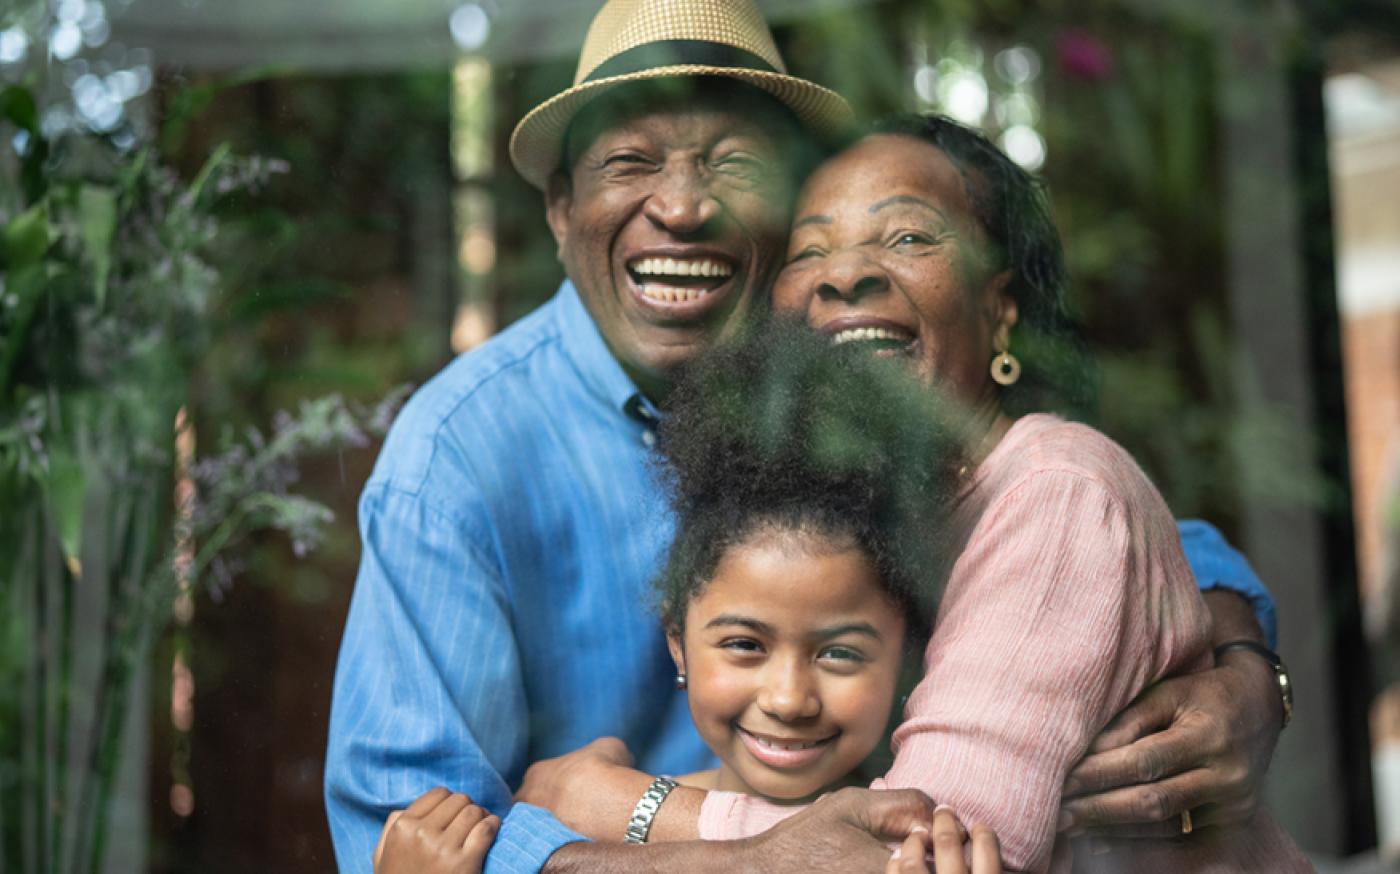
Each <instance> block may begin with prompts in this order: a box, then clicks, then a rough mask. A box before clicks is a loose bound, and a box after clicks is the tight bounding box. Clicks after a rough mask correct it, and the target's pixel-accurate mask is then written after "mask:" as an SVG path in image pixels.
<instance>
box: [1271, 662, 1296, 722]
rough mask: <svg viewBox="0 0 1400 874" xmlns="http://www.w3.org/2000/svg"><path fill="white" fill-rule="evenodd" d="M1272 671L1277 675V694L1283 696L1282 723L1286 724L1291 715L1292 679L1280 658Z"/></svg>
mask: <svg viewBox="0 0 1400 874" xmlns="http://www.w3.org/2000/svg"><path fill="white" fill-rule="evenodd" d="M1274 673H1275V674H1276V675H1277V676H1278V690H1279V694H1280V695H1282V696H1283V724H1284V725H1285V726H1286V725H1288V720H1289V719H1291V718H1292V717H1293V681H1292V679H1290V678H1289V676H1288V668H1287V667H1285V666H1284V664H1283V660H1282V659H1280V660H1279V662H1278V664H1276V665H1274Z"/></svg>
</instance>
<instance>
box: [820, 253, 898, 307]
mask: <svg viewBox="0 0 1400 874" xmlns="http://www.w3.org/2000/svg"><path fill="white" fill-rule="evenodd" d="M820 271H821V272H820V273H818V274H817V276H816V291H817V295H818V296H819V297H823V298H827V299H842V300H847V301H857V300H860V299H861V298H862V297H865V296H866V295H868V294H876V293H878V292H881V291H885V290H887V289H888V288H889V287H890V279H889V276H887V275H886V274H885V271H884V268H882V267H881V266H880V265H879V264H877V263H875V262H874V261H872V260H871V259H870V258H868V257H867V256H866V255H865V253H863V252H861V251H859V250H855V249H847V250H846V251H844V252H836V253H833V254H831V255H828V256H827V257H826V258H825V259H823V262H822V265H821V268H820Z"/></svg>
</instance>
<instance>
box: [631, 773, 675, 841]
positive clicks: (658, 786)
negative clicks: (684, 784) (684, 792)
mask: <svg viewBox="0 0 1400 874" xmlns="http://www.w3.org/2000/svg"><path fill="white" fill-rule="evenodd" d="M678 785H680V784H678V783H677V782H676V781H675V780H672V779H671V778H670V777H657V778H656V779H655V780H652V781H651V785H650V786H648V787H647V791H645V792H643V793H642V797H641V798H640V799H638V801H637V806H636V807H634V808H632V818H631V819H630V820H628V821H627V831H626V832H625V833H624V834H623V838H622V839H623V840H624V841H625V842H627V843H629V844H645V843H646V842H647V835H649V834H651V821H652V820H654V819H656V812H657V811H658V810H660V809H661V802H663V801H665V800H666V796H667V795H670V794H671V790H672V789H675V788H676V787H677V786H678Z"/></svg>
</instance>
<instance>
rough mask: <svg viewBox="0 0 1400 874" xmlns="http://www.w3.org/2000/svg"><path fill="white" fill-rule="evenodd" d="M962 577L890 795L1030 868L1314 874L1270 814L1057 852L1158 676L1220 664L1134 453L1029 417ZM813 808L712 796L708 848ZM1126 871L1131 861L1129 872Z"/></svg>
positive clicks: (937, 631) (952, 591)
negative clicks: (943, 815)
mask: <svg viewBox="0 0 1400 874" xmlns="http://www.w3.org/2000/svg"><path fill="white" fill-rule="evenodd" d="M954 524H955V532H956V534H957V538H956V541H955V542H956V543H957V544H960V545H962V551H961V553H960V556H959V558H958V560H957V562H956V564H955V565H954V567H953V570H952V573H951V575H950V578H949V581H948V586H947V589H946V590H945V593H944V596H943V600H942V603H941V606H940V608H939V612H938V619H937V622H936V624H935V626H934V634H933V639H932V640H931V641H930V643H929V647H928V651H927V653H926V654H925V659H924V670H925V674H924V678H923V680H922V681H921V682H920V683H919V685H918V687H917V688H916V689H915V691H914V693H913V695H912V696H911V697H910V699H909V703H908V706H907V707H906V710H905V721H904V723H903V724H902V725H900V727H899V729H898V730H897V731H896V732H895V735H894V750H895V761H894V766H893V767H892V768H891V770H890V772H889V774H888V775H886V778H885V779H884V780H878V781H876V783H875V788H902V787H917V788H919V789H922V790H924V791H925V792H927V793H928V794H929V796H930V797H932V798H933V799H934V800H936V801H939V802H943V803H947V804H951V805H952V806H953V807H954V809H955V810H956V811H957V812H958V815H959V818H960V819H962V820H963V822H964V823H968V824H971V823H977V822H983V823H987V824H988V825H991V826H992V827H993V828H995V829H996V831H997V834H998V836H999V837H1000V838H1001V843H1002V855H1003V859H1004V861H1005V863H1006V864H1007V866H1008V867H1009V868H1011V869H1013V870H1017V871H1047V870H1053V871H1057V872H1061V871H1069V870H1071V866H1073V869H1074V870H1080V869H1083V870H1090V869H1093V870H1099V866H1100V865H1102V864H1105V863H1106V862H1107V861H1108V860H1110V859H1112V860H1113V861H1114V864H1116V865H1118V866H1119V867H1117V868H1112V869H1108V870H1133V871H1164V872H1165V871H1261V872H1262V871H1269V872H1288V871H1307V870H1311V868H1310V867H1309V866H1308V864H1307V862H1306V860H1304V859H1303V857H1302V855H1301V854H1300V853H1298V851H1297V849H1296V848H1295V847H1294V846H1293V844H1292V842H1291V841H1290V840H1289V839H1288V838H1287V836H1286V835H1284V834H1283V833H1282V831H1281V830H1279V829H1278V828H1277V826H1276V825H1274V824H1273V822H1272V821H1271V820H1270V819H1268V817H1267V815H1264V814H1261V815H1260V817H1258V819H1257V821H1256V823H1255V824H1254V825H1252V826H1251V827H1250V828H1248V829H1242V830H1237V831H1236V832H1232V833H1231V835H1230V836H1229V839H1228V840H1224V841H1222V840H1219V839H1218V836H1215V839H1208V838H1209V837H1210V835H1209V833H1208V832H1207V833H1198V834H1200V835H1202V836H1201V837H1199V838H1196V839H1194V840H1188V841H1179V840H1174V841H1163V842H1154V843H1153V844H1152V845H1151V846H1145V845H1142V844H1141V843H1140V842H1139V843H1135V844H1133V845H1132V846H1130V847H1129V848H1128V849H1127V850H1125V851H1124V852H1129V853H1132V854H1133V855H1132V857H1131V862H1128V859H1127V857H1125V856H1123V855H1120V854H1119V853H1117V852H1115V853H1110V854H1108V855H1107V856H1095V857H1090V856H1088V855H1087V854H1086V853H1082V852H1081V853H1079V854H1078V855H1079V856H1080V857H1081V858H1080V859H1079V860H1078V861H1077V862H1075V861H1074V856H1075V853H1074V852H1073V849H1072V847H1071V846H1070V844H1069V843H1068V842H1067V841H1065V840H1064V839H1060V840H1058V841H1057V839H1056V834H1055V818H1056V815H1057V813H1058V809H1059V804H1060V786H1061V785H1062V784H1063V782H1064V778H1065V775H1066V774H1067V773H1068V772H1069V770H1070V768H1071V767H1072V766H1073V765H1074V764H1075V762H1077V761H1078V760H1079V759H1080V758H1081V757H1082V756H1083V754H1084V751H1085V750H1086V749H1087V747H1088V745H1089V743H1090V741H1092V740H1093V738H1094V736H1095V735H1096V734H1097V733H1098V732H1099V731H1100V730H1101V729H1102V728H1103V726H1104V725H1105V724H1106V723H1107V722H1108V720H1109V719H1110V718H1112V717H1113V716H1114V715H1115V714H1117V713H1118V712H1119V711H1121V710H1122V709H1123V708H1124V707H1125V706H1127V704H1128V703H1129V702H1130V701H1132V699H1133V698H1134V697H1135V696H1136V695H1137V694H1138V693H1139V692H1141V691H1142V690H1143V689H1144V688H1146V687H1147V686H1148V685H1149V684H1151V683H1152V682H1154V681H1156V680H1158V679H1161V678H1162V677H1164V676H1167V675H1169V674H1176V673H1182V672H1186V671H1193V670H1201V669H1203V668H1206V667H1209V666H1210V664H1211V656H1210V651H1209V642H1210V636H1209V632H1210V627H1209V625H1210V617H1209V614H1208V612H1207V610H1206V608H1205V604H1204V603H1203V602H1202V600H1201V597H1200V594H1199V592H1198V591H1197V589H1196V585H1195V582H1194V581H1193V579H1192V577H1191V571H1190V569H1189V567H1188V566H1187V564H1186V559H1185V556H1184V555H1183V554H1182V552H1181V544H1180V541H1179V539H1178V536H1177V533H1176V527H1175V524H1174V523H1173V521H1172V518H1171V514H1170V513H1169V512H1168V510H1167V507H1166V505H1165V503H1164V502H1163V501H1162V498H1161V496H1160V495H1159V494H1158V493H1157V490H1156V489H1155V488H1154V487H1153V486H1152V484H1151V483H1150V482H1149V481H1148V480H1147V477H1146V476H1145V475H1144V474H1143V473H1142V471H1141V470H1140V469H1139V468H1138V466H1137V465H1136V464H1135V463H1134V462H1133V460H1132V458H1130V457H1129V456H1128V454H1127V453H1126V452H1124V451H1123V450H1122V449H1121V448H1120V447H1118V446H1117V445H1116V444H1114V443H1113V442H1112V441H1110V440H1109V439H1108V438H1106V437H1104V436H1103V435H1102V434H1100V433H1098V432H1097V431H1094V430H1093V429H1091V428H1087V427H1084V426H1082V425H1075V424H1070V423H1066V422H1064V421H1062V420H1060V419H1057V418H1055V417H1053V416H1047V415H1031V416H1026V417H1024V418H1022V419H1021V420H1019V421H1018V422H1017V423H1016V424H1015V425H1014V426H1013V427H1012V428H1011V430H1010V431H1009V432H1008V433H1007V435H1006V436H1005V437H1004V438H1003V439H1002V441H1001V443H1000V444H999V445H998V446H997V447H996V448H995V449H994V450H993V452H992V453H991V455H989V456H988V457H987V459H986V460H985V461H984V462H983V463H982V464H981V465H980V466H979V468H978V469H977V471H976V472H975V474H974V476H973V478H972V481H971V482H970V483H969V484H968V485H967V486H966V487H965V489H964V490H963V492H962V494H961V495H960V497H959V501H958V505H957V508H956V511H955V518H954ZM795 812H796V809H794V808H793V807H791V806H779V805H774V804H771V803H769V802H766V801H764V800H762V799H759V798H754V797H751V796H744V795H736V794H734V793H724V792H711V793H710V794H709V796H708V798H707V800H706V801H705V803H704V806H703V808H702V810H701V814H700V823H699V828H700V834H701V836H702V837H704V838H709V839H725V838H738V837H746V836H748V835H752V834H756V833H758V832H761V831H763V830H765V829H767V828H768V827H770V826H772V825H773V824H775V823H777V822H778V821H780V820H782V819H784V818H786V817H787V816H790V815H792V814H793V813H795ZM1125 865H1127V867H1124V866H1125Z"/></svg>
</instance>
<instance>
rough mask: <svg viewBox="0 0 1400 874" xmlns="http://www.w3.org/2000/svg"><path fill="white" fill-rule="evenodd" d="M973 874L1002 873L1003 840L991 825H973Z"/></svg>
mask: <svg viewBox="0 0 1400 874" xmlns="http://www.w3.org/2000/svg"><path fill="white" fill-rule="evenodd" d="M972 874H1001V842H1000V841H999V840H997V833H996V832H994V831H992V829H991V827H990V826H985V825H974V826H973V827H972Z"/></svg>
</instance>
